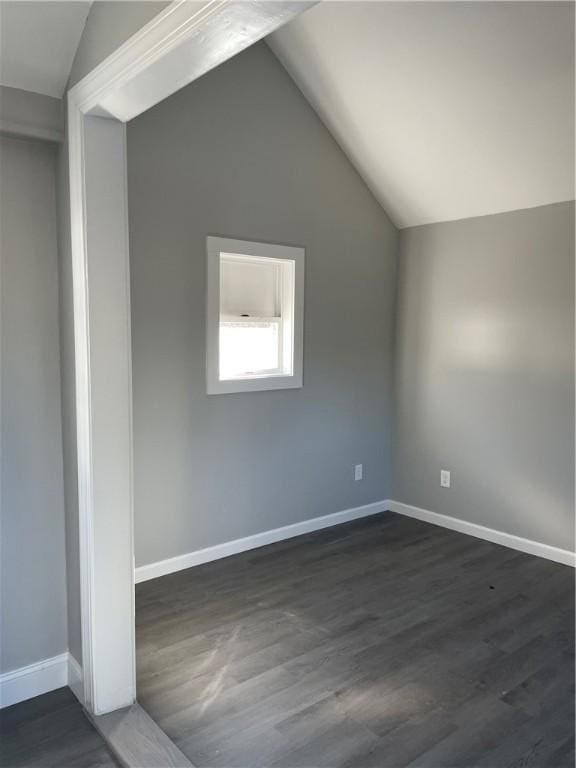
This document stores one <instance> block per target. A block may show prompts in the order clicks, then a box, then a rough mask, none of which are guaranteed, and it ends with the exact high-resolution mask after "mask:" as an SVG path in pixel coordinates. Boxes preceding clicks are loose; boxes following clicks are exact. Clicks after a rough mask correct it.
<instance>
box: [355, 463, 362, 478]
mask: <svg viewBox="0 0 576 768" xmlns="http://www.w3.org/2000/svg"><path fill="white" fill-rule="evenodd" d="M354 480H362V464H356V466H355V467H354Z"/></svg>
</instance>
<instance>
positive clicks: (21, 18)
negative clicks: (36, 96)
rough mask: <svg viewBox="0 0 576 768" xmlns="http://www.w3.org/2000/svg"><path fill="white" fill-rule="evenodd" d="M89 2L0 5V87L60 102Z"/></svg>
mask: <svg viewBox="0 0 576 768" xmlns="http://www.w3.org/2000/svg"><path fill="white" fill-rule="evenodd" d="M89 10H90V2H80V1H77V0H63V1H59V0H53V1H52V2H37V1H36V0H31V1H23V0H4V1H3V2H0V85H7V86H9V87H11V88H20V89H22V90H23V91H33V92H34V93H42V94H44V95H45V96H55V97H56V98H60V97H61V96H62V94H63V93H64V88H65V86H66V82H67V80H68V75H69V74H70V67H71V66H72V60H73V59H74V54H75V53H76V48H77V46H78V42H79V41H80V37H81V35H82V30H83V29H84V24H85V22H86V17H87V16H88V11H89Z"/></svg>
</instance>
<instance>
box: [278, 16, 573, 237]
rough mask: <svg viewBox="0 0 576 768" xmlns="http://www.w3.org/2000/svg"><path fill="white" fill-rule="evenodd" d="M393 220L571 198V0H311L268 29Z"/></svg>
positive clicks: (411, 221)
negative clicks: (314, 2) (302, 11)
mask: <svg viewBox="0 0 576 768" xmlns="http://www.w3.org/2000/svg"><path fill="white" fill-rule="evenodd" d="M268 42H269V43H270V45H271V47H272V49H273V50H274V51H275V52H276V54H277V55H278V57H279V58H280V60H281V61H282V62H283V63H284V65H285V67H286V68H287V70H288V71H289V72H290V74H291V75H292V76H293V78H294V79H295V81H296V82H297V83H298V85H299V86H300V88H301V89H302V91H303V92H304V93H305V95H306V96H307V97H308V99H309V101H310V102H311V104H312V105H313V106H314V108H315V109H316V111H317V112H318V113H319V115H320V117H321V118H322V119H323V121H324V122H325V124H326V125H327V127H328V128H329V129H330V131H331V132H332V134H333V135H334V137H335V138H336V140H337V141H338V142H339V144H340V145H341V147H342V148H343V149H344V151H345V152H346V154H347V155H348V157H349V158H350V159H351V161H352V162H353V163H354V164H355V166H356V167H357V169H358V171H359V172H360V174H361V175H362V176H363V178H364V179H365V181H366V182H367V183H368V185H369V186H370V188H371V189H372V190H373V192H374V194H375V196H376V197H377V198H378V199H379V201H380V202H381V203H382V205H383V207H384V208H385V209H386V210H387V211H388V213H389V214H390V216H391V217H392V219H393V220H394V221H395V222H396V223H397V224H398V226H401V227H406V226H413V225H417V224H424V223H428V222H435V221H446V220H451V219H460V218H467V217H469V216H479V215H484V214H490V213H496V212H501V211H508V210H515V209H519V208H528V207H532V206H537V205H543V204H547V203H552V202H558V201H561V200H568V199H572V198H573V197H574V152H573V143H574V4H573V3H555V2H510V3H500V2H438V3H437V2H429V3H425V2H403V3H395V2H346V1H344V2H325V3H321V4H320V5H318V6H315V7H314V8H312V9H311V10H310V11H308V12H307V13H305V14H303V15H302V16H300V17H298V18H297V19H296V20H295V21H293V22H291V23H290V24H289V25H287V26H286V27H283V28H282V29H280V30H279V31H277V32H275V33H274V34H273V35H272V36H271V38H268Z"/></svg>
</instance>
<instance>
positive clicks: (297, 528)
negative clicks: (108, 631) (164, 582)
mask: <svg viewBox="0 0 576 768" xmlns="http://www.w3.org/2000/svg"><path fill="white" fill-rule="evenodd" d="M387 511H390V512H397V513H398V514H400V515H406V516H407V517H414V518H416V519H418V520H423V521H424V522H426V523H432V524H433V525H440V526H442V527H443V528H450V529H451V530H453V531H458V532H460V533H466V534H468V535H469V536H475V537H476V538H478V539H484V540H485V541H491V542H493V543H494V544H501V545H502V546H504V547H509V548H510V549H516V550H519V551H520V552H526V553H527V554H529V555H536V556H537V557H543V558H545V559H547V560H553V561H554V562H556V563H562V564H563V565H570V566H572V567H573V568H574V567H576V553H574V552H571V551H570V550H567V549H560V548H559V547H552V546H550V545H549V544H541V543H540V542H538V541H533V540H532V539H524V538H522V537H521V536H514V535H513V534H511V533H505V532H504V531H498V530H496V529H495V528H487V527H486V526H483V525H478V524H476V523H470V522H468V521H467V520H461V519H460V518H457V517H450V516H449V515H441V514H439V513H438V512H431V511H430V510H428V509H422V508H421V507H413V506H412V505H410V504H404V503H403V502H401V501H393V500H384V501H378V502H374V503H373V504H366V505H365V506H363V507H354V508H352V509H344V510H342V511H341V512H334V513H333V514H331V515H324V516H323V517H315V518H312V519H311V520H303V521H302V522H300V523H294V524H293V525H285V526H283V527H282V528H273V529H272V530H270V531H263V532H262V533H256V534H254V535H253V536H246V537H245V538H243V539H235V540H234V541H227V542H224V543H223V544H216V545H215V546H213V547H206V548H205V549H198V550H195V551H194V552H187V553H186V554H185V555H179V556H178V557H171V558H169V559H168V560H159V561H158V562H156V563H150V564H149V565H141V566H140V567H139V568H136V570H135V581H136V583H137V584H138V583H139V582H142V581H148V580H149V579H156V578H158V577H159V576H166V575H167V574H169V573H175V572H176V571H182V570H185V569H186V568H192V567H193V566H195V565H202V564H203V563H209V562H212V561H213V560H220V559H221V558H223V557H229V556H230V555H237V554H239V553H240V552H247V551H248V550H250V549H256V548H257V547H264V546H266V545H267V544H274V543H275V542H277V541H283V540H284V539H291V538H292V537H294V536H301V535H302V534H304V533H311V532H312V531H319V530H321V529H322V528H329V527H330V526H332V525H339V524H340V523H347V522H349V521H350V520H357V519H359V518H361V517H368V516H369V515H375V514H377V513H378V512H387Z"/></svg>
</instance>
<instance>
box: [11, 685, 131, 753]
mask: <svg viewBox="0 0 576 768" xmlns="http://www.w3.org/2000/svg"><path fill="white" fill-rule="evenodd" d="M0 766H2V768H24V767H25V768H40V766H42V768H118V763H117V762H116V761H115V760H114V758H113V757H112V755H111V753H110V752H109V751H108V748H107V747H106V745H105V743H104V740H103V738H102V737H101V736H100V734H99V733H97V731H96V729H95V728H94V726H93V725H92V724H91V723H90V722H89V721H88V718H87V717H86V716H85V715H84V712H83V711H82V707H81V706H80V704H79V703H78V701H77V700H76V699H75V697H74V695H73V694H72V692H71V691H70V689H69V688H59V689H58V690H57V691H52V692H51V693H46V694H44V695H43V696H37V697H36V698H34V699H29V700H28V701H23V702H22V703H20V704H14V705H13V706H11V707H6V709H3V710H0Z"/></svg>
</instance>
